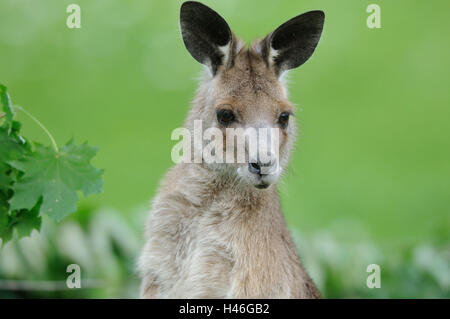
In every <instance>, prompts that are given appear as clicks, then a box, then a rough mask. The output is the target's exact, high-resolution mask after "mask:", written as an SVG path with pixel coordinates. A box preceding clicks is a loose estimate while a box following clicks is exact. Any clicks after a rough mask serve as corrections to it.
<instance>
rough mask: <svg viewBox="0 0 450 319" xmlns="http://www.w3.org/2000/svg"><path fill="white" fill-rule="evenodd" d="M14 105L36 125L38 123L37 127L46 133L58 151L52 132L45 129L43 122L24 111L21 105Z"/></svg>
mask: <svg viewBox="0 0 450 319" xmlns="http://www.w3.org/2000/svg"><path fill="white" fill-rule="evenodd" d="M14 107H15V108H17V109H18V110H20V111H22V112H23V113H25V114H26V115H28V117H30V118H31V119H32V120H33V121H34V122H35V123H36V124H37V125H39V127H40V128H41V129H42V130H43V131H44V132H45V134H47V136H48V138H49V139H50V141H51V142H52V146H53V148H54V149H55V151H56V153H58V152H59V148H58V145H57V144H56V141H55V139H54V138H53V136H52V134H50V132H49V131H48V130H47V128H46V127H45V126H44V124H42V123H41V122H40V121H39V120H38V119H37V118H35V117H34V116H33V115H32V114H31V113H29V112H28V111H26V110H25V109H24V108H23V107H21V106H18V105H15V106H14Z"/></svg>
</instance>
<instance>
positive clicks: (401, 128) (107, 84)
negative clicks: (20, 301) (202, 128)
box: [0, 0, 450, 297]
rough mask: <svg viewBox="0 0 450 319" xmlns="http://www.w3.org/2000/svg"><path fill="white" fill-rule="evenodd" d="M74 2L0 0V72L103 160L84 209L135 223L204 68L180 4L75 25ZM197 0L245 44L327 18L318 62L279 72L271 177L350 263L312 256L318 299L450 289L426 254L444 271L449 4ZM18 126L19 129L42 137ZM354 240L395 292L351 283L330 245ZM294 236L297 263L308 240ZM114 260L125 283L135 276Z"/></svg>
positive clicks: (88, 12)
mask: <svg viewBox="0 0 450 319" xmlns="http://www.w3.org/2000/svg"><path fill="white" fill-rule="evenodd" d="M73 2H74V1H71V0H42V1H32V0H20V1H19V0H3V1H1V2H0V82H2V83H5V84H6V85H7V86H8V87H9V90H10V93H11V95H13V96H14V97H15V99H14V100H15V102H16V103H18V104H19V105H24V106H26V107H27V109H29V110H30V111H31V112H32V113H33V114H35V115H36V116H39V118H40V119H41V120H42V122H43V123H45V124H46V126H47V127H48V128H49V129H51V131H52V132H53V133H54V136H55V137H56V139H57V140H58V141H66V140H68V139H69V138H70V137H72V136H75V138H76V139H77V140H88V141H89V143H90V144H93V145H98V146H100V147H101V151H100V152H99V154H98V157H97V158H96V160H95V161H94V164H95V165H96V166H98V167H102V168H105V175H104V179H105V187H104V194H102V195H99V196H96V197H95V198H94V199H89V200H87V201H85V204H86V205H94V206H102V207H114V208H115V209H118V210H120V211H123V212H125V213H124V214H118V216H122V217H121V218H124V219H125V220H127V222H130V223H131V220H132V219H134V218H135V217H136V216H135V215H134V214H133V210H132V209H133V208H134V207H136V206H138V205H140V204H142V203H145V202H146V201H148V200H149V199H150V198H151V197H152V196H153V194H154V193H155V190H156V187H157V185H158V181H159V180H160V178H161V177H162V176H163V174H164V172H165V171H166V169H167V168H168V167H170V166H171V165H172V163H171V160H170V150H171V147H172V146H173V145H174V142H172V141H170V133H171V131H172V130H173V129H174V128H176V127H180V126H181V125H182V123H183V119H184V117H185V115H186V113H187V110H188V107H189V101H190V100H191V99H192V97H193V95H194V91H195V88H196V85H197V81H196V78H197V77H198V75H199V72H200V70H201V67H200V65H199V64H198V63H197V62H196V61H195V60H194V59H192V58H191V56H190V55H189V54H188V53H187V51H186V50H185V48H184V45H183V42H182V40H181V37H180V34H179V27H178V14H179V7H180V4H181V1H156V0H153V1H148V0H145V1H144V0H134V1H120V0H96V1H88V0H78V1H76V3H78V4H80V6H81V15H82V22H81V26H82V27H81V29H72V30H71V29H68V28H67V27H66V17H67V14H66V13H65V11H66V7H67V5H68V4H70V3H73ZM204 3H205V4H207V5H210V6H211V7H213V8H214V9H215V10H216V11H218V12H219V13H220V14H221V15H222V16H223V17H224V18H225V19H226V20H227V21H228V22H229V24H230V26H231V28H232V29H233V31H234V32H235V33H236V34H237V35H238V36H240V37H242V38H243V39H245V40H246V41H247V42H249V41H250V40H252V39H254V38H256V37H263V36H265V35H266V34H267V33H269V32H271V31H272V30H273V29H274V28H276V27H277V26H278V25H280V24H281V23H283V22H284V21H286V20H287V19H289V18H291V17H293V16H295V15H297V14H299V13H302V12H304V11H307V10H311V9H321V10H323V11H325V13H326V21H325V29H324V33H323V37H322V40H321V42H320V43H319V46H318V48H317V50H316V52H315V54H314V56H313V58H312V59H311V60H310V61H309V62H308V63H306V64H305V65H303V66H302V67H300V68H299V69H298V70H294V71H292V72H291V74H290V81H289V83H290V92H291V95H290V98H291V100H292V101H293V102H294V103H296V104H297V105H298V112H297V116H296V120H297V121H298V123H299V126H300V128H301V132H300V134H299V140H298V142H297V148H296V151H295V154H293V161H292V162H291V166H290V169H289V171H288V172H287V174H286V177H285V179H284V181H283V183H282V185H280V193H281V196H282V204H283V208H284V211H285V214H286V218H287V221H288V223H289V225H290V227H291V228H292V229H293V230H295V231H298V232H300V233H301V234H303V237H302V238H315V236H317V234H320V233H322V232H323V231H324V230H326V233H327V234H328V235H329V236H331V237H330V238H331V239H329V240H328V243H331V244H332V243H335V244H336V245H338V246H337V247H338V248H336V249H340V252H339V253H338V252H335V253H336V254H338V255H339V256H341V257H339V258H343V259H344V260H346V261H344V262H342V263H340V264H339V263H338V264H336V263H334V262H331V261H330V262H328V261H318V262H317V265H321V266H317V267H316V266H311V267H310V268H311V269H310V271H311V272H312V273H315V274H316V275H315V278H316V280H319V281H320V280H322V283H321V286H322V287H323V288H324V289H325V291H326V294H325V295H326V296H330V297H348V296H368V297H370V296H392V297H402V296H403V297H408V296H411V297H427V296H435V297H436V296H447V297H448V286H447V290H445V289H442V288H439V287H440V286H439V280H438V278H440V277H436V276H435V275H434V273H435V270H433V271H431V270H430V271H429V270H424V269H427V268H426V267H425V266H421V265H422V264H421V262H422V261H421V260H423V259H425V260H426V259H427V258H425V257H423V256H432V257H433V258H434V257H436V256H438V257H439V258H441V259H439V260H441V262H442V263H443V264H444V265H445V266H446V267H447V268H445V267H443V268H442V267H441V268H440V269H444V270H445V269H446V270H447V273H446V275H447V280H448V277H449V273H448V261H449V258H448V257H449V256H448V249H449V242H450V241H449V237H450V234H449V229H450V196H449V194H450V165H449V158H450V129H449V118H450V107H449V106H450V103H449V102H450V99H449V91H448V83H449V72H448V70H449V67H450V59H449V56H448V52H449V49H450V40H449V38H448V36H447V35H446V34H445V31H446V30H448V29H449V27H450V21H449V20H448V18H447V13H448V11H449V9H450V2H448V1H446V0H436V1H433V2H432V3H431V2H426V1H415V2H412V1H407V0H395V1H392V0H377V1H358V0H354V1H335V0H310V1H306V0H305V1H287V0H282V1H260V0H259V1H257V0H246V1H238V0H227V1H213V0H211V1H204ZM370 3H377V4H379V5H380V7H381V25H382V28H381V29H372V30H371V29H368V28H367V27H366V18H367V16H368V13H367V12H366V7H367V5H368V4H370ZM21 121H23V122H24V131H25V134H26V135H27V136H33V137H35V139H37V140H38V141H39V140H40V141H45V138H46V137H45V136H44V135H43V134H42V132H41V131H40V130H39V128H37V127H35V126H34V124H33V123H32V122H29V120H28V119H26V118H23V119H21ZM89 216H90V215H89ZM94 216H95V215H93V216H90V217H83V218H85V223H86V224H89V223H90V219H91V218H94ZM77 218H82V217H80V216H78V217H77ZM142 221H143V217H142V219H141V220H140V223H138V224H139V225H142ZM44 224H45V223H44ZM46 224H48V223H46ZM82 225H83V223H82ZM45 227H53V226H51V225H43V228H45ZM83 227H84V226H83ZM139 227H141V226H139ZM58 234H59V233H58ZM48 236H51V235H48ZM55 236H56V235H55ZM58 236H59V235H58ZM138 236H141V234H140V233H139V234H138ZM137 238H140V237H137ZM305 240H306V239H305ZM311 240H312V241H310V240H306V244H308V245H309V244H311V245H312V246H313V247H315V246H314V240H313V239H311ZM324 240H325V239H324ZM317 241H318V242H319V243H321V242H322V240H319V239H317ZM325 242H327V240H325ZM360 242H367V243H370V244H368V245H369V246H368V247H374V249H376V250H377V252H378V253H377V254H379V255H380V256H383V260H384V261H383V262H384V263H385V264H386V266H385V267H386V269H387V270H386V271H387V272H386V274H387V275H386V276H388V277H387V278H390V279H389V284H388V285H389V286H388V287H390V288H392V289H391V290H389V291H388V288H386V290H385V289H382V290H380V291H384V292H376V291H374V290H370V291H368V290H367V289H365V288H364V287H365V286H363V287H360V288H355V287H356V286H354V285H353V284H352V282H353V281H351V280H347V279H346V278H350V277H351V276H352V274H353V273H355V272H356V270H355V268H353V266H352V265H353V264H352V263H351V262H350V261H349V260H352V258H350V259H349V260H347V257H345V256H353V257H355V254H356V253H355V252H354V251H353V250H352V249H351V248H349V247H348V246H346V245H344V244H342V245H341V244H340V243H360ZM300 245H301V252H302V255H305V256H304V259H305V263H307V262H308V260H309V257H307V256H313V254H309V255H308V254H307V253H303V251H304V250H305V251H306V250H308V249H307V248H308V247H310V246H306V247H304V245H303V244H301V243H300ZM318 245H319V244H318ZM355 245H356V244H355ZM371 245H373V246H371ZM423 247H425V248H423ZM317 249H319V251H315V252H314V253H315V254H316V255H320V254H321V251H320V247H318V248H317ZM114 251H116V252H117V254H118V256H122V255H120V254H121V253H120V250H119V251H118V250H117V249H114ZM133 252H135V251H133ZM333 252H334V250H333V249H331V250H330V254H332V253H333ZM49 254H50V252H49ZM52 254H53V253H51V254H50V256H58V254H57V253H54V254H53V255H52ZM427 254H428V255H427ZM326 256H327V255H324V256H322V257H323V258H328V257H326ZM414 256H419V257H414ZM443 256H445V257H446V258H444V257H443ZM134 257H135V256H134ZM322 257H321V258H322ZM0 258H1V257H0ZM58 258H59V257H52V258H50V259H51V260H59V259H58ZM117 258H118V260H122V259H120V258H119V257H117ZM311 258H312V257H311ZM329 258H332V257H329ZM336 258H338V257H336ZM339 258H338V259H339ZM355 258H356V257H355ZM436 258H437V257H436ZM369 259H370V258H369ZM123 260H126V259H123ZM129 260H131V259H129ZM327 260H328V259H327ZM65 261H67V260H66V259H64V262H65ZM1 262H4V260H3V259H2V260H1ZM58 262H59V261H58ZM370 263H372V261H371V262H370ZM335 266H336V267H335ZM365 266H366V265H365ZM365 266H364V267H365ZM123 267H125V268H126V269H127V270H126V271H124V272H123V273H122V275H119V276H118V277H119V278H122V280H124V279H123V278H125V277H123V276H125V275H123V274H126V275H127V276H128V275H129V274H130V273H131V272H129V269H131V268H129V267H130V266H129V265H127V266H123ZM383 267H384V266H383V265H382V269H384V268H383ZM423 267H425V268H423ZM427 267H428V266H427ZM429 267H433V266H429ZM49 269H51V268H49ZM314 269H316V270H314ZM319 270H320V271H323V272H324V273H323V274H322V275H320V274H319V272H320V271H319ZM52 273H53V272H51V271H49V270H45V271H44V272H43V273H42V276H43V277H42V278H45V276H46V275H45V276H44V274H48V276H51V274H52ZM358 273H359V272H358ZM362 273H364V270H363V271H362ZM325 275H326V276H325ZM121 276H122V277H121ZM320 276H322V277H320ZM439 276H440V275H439ZM0 277H2V275H1V273H0ZM318 278H319V279H318ZM320 278H322V279H320ZM355 282H356V281H355ZM358 284H359V285H364V284H365V280H363V281H359V282H358ZM441 284H442V283H441ZM447 284H448V281H447ZM352 287H353V288H352ZM445 291H447V292H445ZM108 295H111V294H108ZM118 295H122V296H128V295H129V294H127V293H125V292H123V293H122V294H118Z"/></svg>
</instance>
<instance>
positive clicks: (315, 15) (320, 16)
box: [303, 10, 325, 23]
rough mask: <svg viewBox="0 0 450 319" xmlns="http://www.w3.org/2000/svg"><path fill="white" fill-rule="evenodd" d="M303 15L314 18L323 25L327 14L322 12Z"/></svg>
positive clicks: (314, 11)
mask: <svg viewBox="0 0 450 319" xmlns="http://www.w3.org/2000/svg"><path fill="white" fill-rule="evenodd" d="M303 15H308V16H310V17H312V18H315V19H317V21H319V22H322V23H323V21H324V20H325V12H323V11H322V10H313V11H308V12H306V13H304V14H303Z"/></svg>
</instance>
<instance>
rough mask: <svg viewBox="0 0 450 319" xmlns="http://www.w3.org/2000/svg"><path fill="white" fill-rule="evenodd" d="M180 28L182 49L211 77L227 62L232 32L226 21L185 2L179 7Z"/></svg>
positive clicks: (197, 4)
mask: <svg viewBox="0 0 450 319" xmlns="http://www.w3.org/2000/svg"><path fill="white" fill-rule="evenodd" d="M180 26H181V34H182V36H183V41H184V44H185V46H186V49H187V50H188V51H189V53H190V54H191V55H192V56H193V57H194V59H196V60H197V61H198V62H200V63H201V64H204V65H207V66H208V67H210V69H211V71H212V74H213V75H215V74H216V72H217V68H218V67H219V66H220V65H223V64H225V63H227V60H228V57H229V53H230V49H231V45H230V44H231V40H232V33H231V30H230V28H229V26H228V24H227V23H226V21H225V20H224V19H223V18H222V17H221V16H220V15H219V14H218V13H217V12H215V11H214V10H212V9H211V8H209V7H207V6H205V5H204V4H201V3H199V2H194V1H187V2H185V3H183V4H182V5H181V10H180Z"/></svg>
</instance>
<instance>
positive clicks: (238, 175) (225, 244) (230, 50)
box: [138, 1, 325, 298]
mask: <svg viewBox="0 0 450 319" xmlns="http://www.w3.org/2000/svg"><path fill="white" fill-rule="evenodd" d="M324 17H325V16H324V13H323V12H322V11H310V12H307V13H304V14H301V15H299V16H297V17H295V18H292V19H291V20H289V21H287V22H286V23H284V24H282V25H281V26H280V27H278V28H277V29H275V31H273V32H272V33H270V34H269V35H267V36H266V37H265V38H263V39H260V40H256V41H254V42H253V43H252V44H251V45H250V46H249V47H246V46H245V45H244V43H243V42H242V41H241V40H239V39H238V38H237V37H236V36H235V35H234V34H233V33H232V32H231V30H230V28H229V26H228V24H227V23H226V22H225V20H224V19H223V18H222V17H221V16H220V15H219V14H218V13H216V12H215V11H213V10H212V9H210V8H209V7H207V6H205V5H203V4H201V3H198V2H192V1H188V2H185V3H183V4H182V6H181V11H180V26H181V33H182V38H183V41H184V44H185V46H186V48H187V50H188V51H189V53H190V54H191V55H192V57H193V58H194V59H196V60H197V61H198V62H200V63H201V64H203V65H204V66H205V72H204V76H203V79H202V80H201V84H200V87H199V89H198V92H197V94H196V97H195V99H194V101H193V103H192V108H191V109H190V111H189V114H188V116H187V119H186V121H185V127H186V128H188V129H189V130H190V131H193V127H194V121H196V120H200V121H201V122H202V125H203V129H206V128H210V127H215V128H218V129H219V130H221V132H222V133H223V136H224V138H225V137H226V136H227V132H228V130H227V129H229V128H248V127H258V128H261V127H266V128H272V129H276V130H277V132H278V133H279V143H278V148H277V149H272V150H269V151H271V152H272V153H273V154H275V153H277V154H278V157H276V156H274V157H273V158H272V159H271V160H270V161H268V162H267V163H269V164H267V163H266V162H265V163H262V162H261V161H260V160H259V159H258V158H259V157H257V158H256V159H254V160H253V161H250V160H247V161H246V162H245V163H206V162H201V163H184V162H181V163H178V164H176V165H175V166H174V167H172V168H171V169H170V171H169V172H168V173H167V175H166V176H165V179H164V180H163V182H162V184H161V186H160V189H159V192H158V194H157V195H156V197H155V198H154V200H153V202H152V208H151V213H150V216H149V220H148V223H147V227H146V242H145V245H144V248H143V250H142V252H141V256H140V258H139V261H138V268H139V272H140V275H141V278H142V284H141V293H140V294H141V297H142V298H320V293H319V291H318V289H317V288H316V286H315V285H314V283H313V281H312V280H311V278H310V277H309V276H308V274H307V273H306V271H305V269H304V268H303V266H302V264H301V262H300V260H299V257H298V255H297V250H296V246H295V244H294V242H293V240H292V238H291V236H290V233H289V231H288V228H287V226H286V222H285V220H284V217H283V213H282V211H281V208H280V200H279V196H278V194H277V190H276V183H277V181H278V180H279V178H280V175H282V172H283V171H284V169H285V168H286V165H287V162H288V158H289V153H290V150H291V149H292V146H293V143H294V139H295V134H296V125H295V121H290V120H289V118H290V117H291V115H293V114H294V107H293V105H292V103H290V102H289V100H288V97H287V89H286V87H285V84H284V83H283V81H282V76H283V75H284V74H285V72H286V71H287V70H290V69H293V68H296V67H298V66H300V65H301V64H303V63H304V62H306V61H307V60H308V59H309V58H310V57H311V55H312V53H313V52H314V50H315V48H316V46H317V44H318V42H319V39H320V36H321V33H322V29H323V23H324ZM194 144H195V143H194ZM195 147H196V145H194V148H195ZM266 150H267V149H266ZM230 151H234V149H231V150H230V149H229V148H225V152H230ZM258 152H259V150H258ZM269 153H270V152H269ZM258 156H259V154H258ZM264 166H273V167H276V169H274V170H271V171H270V172H269V173H267V172H266V173H264V172H263V171H262V168H263V167H264Z"/></svg>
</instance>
